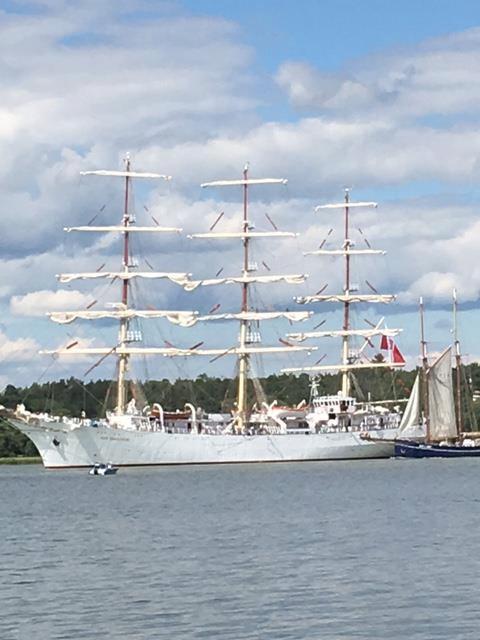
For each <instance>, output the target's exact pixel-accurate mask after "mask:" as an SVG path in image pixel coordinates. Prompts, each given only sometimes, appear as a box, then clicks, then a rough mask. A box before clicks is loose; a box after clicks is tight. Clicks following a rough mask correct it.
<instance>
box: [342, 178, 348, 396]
mask: <svg viewBox="0 0 480 640" xmlns="http://www.w3.org/2000/svg"><path fill="white" fill-rule="evenodd" d="M349 202H350V194H349V190H348V189H345V237H344V243H343V246H344V249H345V284H344V287H343V290H344V293H345V296H349V295H350V252H349V249H350V240H349V237H350V236H349V228H348V225H349V206H348V205H349ZM349 329H350V301H349V299H348V297H346V298H345V302H344V303H343V331H344V332H345V334H344V336H343V337H342V364H343V365H347V364H348V362H349V346H350V345H349V334H348V331H349ZM342 395H343V397H344V398H347V397H348V396H349V395H350V375H349V373H348V370H346V369H344V370H343V371H342Z"/></svg>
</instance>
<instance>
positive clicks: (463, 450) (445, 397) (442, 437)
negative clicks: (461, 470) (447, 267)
mask: <svg viewBox="0 0 480 640" xmlns="http://www.w3.org/2000/svg"><path fill="white" fill-rule="evenodd" d="M453 317H454V329H453V333H454V351H455V363H456V368H455V371H456V391H455V393H454V388H453V374H452V347H448V348H447V349H445V350H444V351H443V353H442V354H441V355H440V356H439V357H438V358H437V359H436V360H435V362H434V363H433V364H432V365H430V366H429V363H428V356H427V349H426V342H425V332H424V322H423V301H422V300H420V318H421V346H422V372H421V373H422V375H421V378H422V382H423V384H422V386H423V394H422V397H421V395H420V393H419V387H420V376H417V379H416V380H415V384H414V385H413V388H412V392H411V394H410V398H409V401H408V404H407V407H406V409H405V413H404V419H403V420H402V424H401V425H400V428H399V435H400V437H398V438H397V439H396V441H395V456H396V457H401V458H461V457H475V456H480V439H476V438H475V436H476V435H480V434H477V433H476V432H473V431H470V432H468V431H467V432H466V431H464V416H463V411H462V385H461V367H462V362H461V353H460V342H459V340H458V333H457V321H456V318H457V296H456V292H455V290H454V292H453ZM421 401H423V428H424V435H423V437H422V438H419V437H418V435H419V431H421V430H422V424H421V417H420V413H421V412H420V404H421ZM412 431H413V434H412ZM415 431H416V433H415ZM415 436H417V437H415Z"/></svg>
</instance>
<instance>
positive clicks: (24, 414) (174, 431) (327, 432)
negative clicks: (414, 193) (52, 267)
mask: <svg viewBox="0 0 480 640" xmlns="http://www.w3.org/2000/svg"><path fill="white" fill-rule="evenodd" d="M84 175H96V176H102V177H107V178H108V177H113V178H120V179H123V180H124V185H125V189H124V208H123V215H122V219H121V221H120V223H119V224H117V225H110V226H107V225H106V226H94V225H92V224H87V225H85V226H79V227H69V228H67V229H66V231H67V232H73V231H75V232H97V233H118V234H119V235H120V238H121V243H122V262H121V268H120V269H119V270H118V271H106V270H104V269H103V268H100V269H99V270H97V271H95V272H84V273H69V274H62V275H60V276H59V280H60V282H62V283H69V282H72V281H75V280H94V281H95V280H97V279H103V280H106V281H109V282H110V283H114V282H118V283H119V284H120V300H119V302H118V303H115V304H111V305H110V307H106V308H105V309H103V310H93V309H91V308H87V309H84V310H79V311H61V312H53V313H51V314H49V315H50V317H51V319H52V320H53V321H55V322H57V323H60V324H69V323H71V322H74V321H76V320H91V321H96V320H102V319H103V320H105V319H108V320H110V321H111V320H114V321H116V322H118V327H119V333H118V342H117V344H114V345H113V346H106V347H105V346H98V347H90V346H88V347H83V346H82V345H81V344H79V341H77V340H73V342H71V343H69V344H67V345H66V346H64V347H62V348H60V349H56V350H54V351H46V352H44V353H47V354H50V355H53V356H55V357H57V356H58V357H61V356H62V355H66V354H68V356H72V355H79V356H92V357H97V358H98V359H99V360H98V361H97V364H98V363H99V362H103V360H105V359H107V358H110V357H111V358H115V359H116V370H117V376H116V406H115V408H114V410H112V411H106V413H105V415H104V416H103V417H101V418H99V419H93V418H91V417H87V416H86V415H79V416H72V417H57V416H53V415H49V414H46V413H32V412H30V411H29V410H28V408H27V407H25V406H24V405H23V404H22V405H19V406H17V408H16V410H15V411H14V412H13V411H12V412H10V413H9V414H8V415H6V416H4V417H6V418H7V419H8V420H9V422H10V424H12V425H13V426H14V427H16V428H18V429H19V430H20V431H22V432H23V433H24V434H25V435H27V436H28V437H29V438H30V439H31V440H32V441H33V443H34V444H35V446H36V447H37V449H38V451H39V453H40V455H41V457H42V460H43V463H44V465H45V467H47V468H65V467H91V466H92V465H95V464H104V463H110V464H113V465H115V466H140V465H169V464H201V463H245V462H289V461H313V460H340V459H360V458H382V457H389V456H390V455H391V454H392V450H393V445H392V444H391V442H387V441H385V442H382V441H381V439H382V434H383V430H382V429H381V428H379V425H378V424H375V425H374V428H375V435H376V438H375V441H373V440H372V441H370V440H368V439H363V438H361V437H360V433H359V430H357V429H356V426H355V428H352V425H348V424H346V423H345V422H344V421H342V420H337V422H336V424H335V425H332V424H328V421H327V423H325V424H323V423H322V420H321V419H320V420H312V419H311V417H310V414H311V413H312V411H311V408H309V407H308V406H304V405H302V404H300V405H299V406H297V407H288V406H281V405H278V403H276V402H272V403H270V404H269V403H267V402H266V401H263V402H259V401H258V400H257V401H256V402H254V399H253V397H251V388H252V384H251V383H250V384H249V378H250V377H251V375H252V373H253V362H252V360H253V358H254V356H256V355H259V356H262V355H270V354H279V355H285V354H286V353H288V354H295V353H296V352H300V351H307V352H311V351H313V350H315V347H312V346H305V345H299V344H295V343H294V342H293V341H292V339H294V338H295V336H291V337H290V338H287V339H285V338H280V339H279V343H278V344H276V345H271V346H263V345H262V344H261V334H260V323H261V322H263V321H273V320H277V319H281V318H283V319H286V320H288V321H289V322H290V323H292V322H301V321H304V320H307V319H308V318H309V317H311V315H312V313H313V312H312V311H288V310H285V311H281V310H277V309H273V310H272V309H270V310H262V309H258V308H256V307H255V306H254V305H253V304H252V300H251V287H252V285H267V286H270V285H273V284H277V283H282V282H283V283H289V284H298V283H302V282H304V281H305V278H306V275H305V274H287V275H272V274H271V273H267V274H262V273H258V266H257V264H255V263H254V262H252V260H251V244H252V243H253V242H255V241H256V240H258V239H260V240H262V239H265V238H268V239H272V240H275V239H288V238H292V237H295V235H296V234H294V233H290V232H286V231H280V230H279V229H278V228H277V227H276V225H275V224H274V223H273V221H272V220H271V219H270V218H269V216H268V215H267V219H269V222H270V223H271V225H272V227H273V228H272V229H269V230H267V231H262V230H257V229H256V227H255V225H254V224H253V221H252V220H251V219H250V211H249V193H250V190H251V189H252V188H257V187H261V186H264V185H278V184H280V185H281V184H285V183H286V180H285V179H276V178H264V179H258V178H252V177H250V176H249V168H248V165H247V166H246V167H245V168H244V171H243V174H242V177H241V178H240V179H235V180H219V181H215V182H209V183H205V184H203V185H201V186H202V187H204V188H215V187H219V188H224V187H231V188H237V189H241V191H242V193H243V211H242V215H241V217H239V219H238V220H237V221H235V226H234V230H229V231H225V232H221V231H217V230H216V227H217V224H218V223H219V222H220V219H221V218H222V217H223V214H220V215H219V216H218V218H217V220H216V221H215V223H214V224H213V225H212V226H211V227H210V229H209V230H208V231H207V232H205V233H197V234H192V235H191V236H190V238H191V239H192V241H197V240H198V241H199V242H201V241H205V240H212V241H213V240H215V241H216V240H223V241H226V242H228V241H232V240H233V241H239V242H240V244H241V246H242V250H243V251H242V254H243V255H242V263H241V272H240V274H237V275H232V276H225V277H218V276H219V275H220V274H219V273H217V275H216V277H215V278H211V279H208V280H193V279H192V277H191V274H188V273H178V272H156V271H153V270H150V271H141V270H140V269H139V268H138V262H136V261H135V259H134V256H133V255H132V246H131V242H130V240H131V238H132V236H134V235H135V234H147V233H151V234H158V233H179V232H180V231H181V230H180V229H177V228H174V227H162V226H160V225H159V224H158V223H157V221H156V220H155V219H154V222H155V226H139V225H137V224H136V220H135V215H134V211H133V204H132V203H133V193H132V181H133V180H134V179H137V178H138V179H160V180H168V179H169V176H165V175H162V174H157V173H142V172H138V171H134V170H133V169H132V167H131V163H130V159H129V158H127V159H126V163H125V168H124V170H122V171H107V170H96V171H87V172H84ZM347 210H348V206H347ZM229 228H232V225H229ZM343 253H344V254H345V253H346V254H347V257H348V254H349V253H350V247H349V246H348V245H346V246H345V248H344V251H343ZM143 280H147V281H151V280H168V281H170V282H173V283H175V284H177V285H179V286H181V287H183V288H184V289H185V290H187V291H192V290H195V289H197V288H199V287H208V286H214V285H218V286H222V285H230V284H233V285H238V286H239V288H240V307H239V309H238V310H237V311H232V312H228V313H213V311H216V309H213V310H211V312H210V313H209V314H207V315H203V316H202V315H200V313H199V312H197V311H185V310H172V309H165V310H159V309H151V308H148V309H145V308H136V307H134V306H133V304H132V297H131V287H132V283H134V282H138V281H143ZM344 295H345V296H348V303H350V302H352V301H353V300H351V299H350V296H351V294H350V293H349V291H346V292H345V294H344ZM300 301H301V302H302V300H300ZM305 301H306V300H305ZM382 301H383V300H382ZM139 320H150V321H153V322H161V321H169V322H171V323H173V324H176V325H180V326H182V327H186V328H195V329H197V328H198V327H199V326H202V325H201V323H202V322H208V323H211V322H214V323H215V322H222V321H234V322H237V323H238V325H239V333H238V342H237V344H234V345H232V346H226V347H224V348H216V349H211V348H209V349H207V348H204V347H203V342H197V343H196V344H195V345H193V346H191V347H187V348H181V347H177V346H174V345H173V344H170V343H168V344H166V345H164V346H145V345H144V344H142V332H141V330H140V329H139V328H138V325H137V323H138V321H139ZM370 333H371V332H370ZM374 333H375V335H377V334H380V333H382V335H391V332H390V334H389V333H387V331H386V330H383V331H382V332H380V329H375V332H374ZM372 335H373V334H372ZM297 338H298V336H297ZM302 339H303V338H300V341H301V340H302ZM347 346H348V344H347ZM136 356H159V357H161V358H162V357H163V358H165V357H167V358H184V357H190V356H191V357H202V356H203V357H209V358H210V359H211V360H215V359H219V358H223V357H231V356H233V357H234V358H236V362H237V376H236V385H237V389H236V402H235V403H234V405H233V406H232V410H231V411H230V413H226V414H207V413H205V412H204V411H202V410H201V409H200V408H199V407H196V406H194V404H193V403H187V404H186V405H185V406H184V407H181V408H179V409H177V410H176V411H166V410H164V408H163V407H162V406H161V404H160V403H158V402H155V401H153V402H151V404H147V402H144V403H142V404H141V405H140V404H139V403H138V399H137V398H135V397H131V386H130V384H129V368H130V362H131V359H132V358H134V357H136ZM92 368H93V367H92ZM92 368H91V369H92ZM350 368H351V366H350V364H349V365H348V366H346V365H345V366H343V368H342V370H345V371H346V370H349V369H350ZM91 369H90V370H91ZM90 370H89V371H90ZM253 387H255V385H253ZM345 390H346V393H345V394H344V396H342V398H341V403H340V413H341V412H342V411H343V406H344V404H345V402H346V403H347V404H348V403H349V402H350V396H349V394H348V388H346V389H345ZM129 393H130V395H129ZM317 404H318V403H317ZM313 411H314V412H315V411H316V401H315V398H314V403H313ZM337 413H338V412H337ZM377 413H378V412H377ZM362 428H363V429H364V430H365V429H367V430H368V428H369V427H368V422H367V421H364V422H363V423H362Z"/></svg>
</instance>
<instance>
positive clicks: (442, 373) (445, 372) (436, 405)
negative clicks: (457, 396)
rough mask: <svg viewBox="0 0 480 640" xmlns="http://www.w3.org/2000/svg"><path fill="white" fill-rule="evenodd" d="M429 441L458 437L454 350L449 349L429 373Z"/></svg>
mask: <svg viewBox="0 0 480 640" xmlns="http://www.w3.org/2000/svg"><path fill="white" fill-rule="evenodd" d="M428 406H429V439H430V440H432V441H434V442H435V441H437V442H438V441H439V440H448V439H453V438H456V437H457V427H456V418H455V402H454V397H453V381H452V348H451V347H448V349H445V351H444V352H443V353H442V354H441V355H440V356H439V357H438V358H437V360H436V361H435V362H434V363H433V365H432V366H431V367H430V369H429V371H428Z"/></svg>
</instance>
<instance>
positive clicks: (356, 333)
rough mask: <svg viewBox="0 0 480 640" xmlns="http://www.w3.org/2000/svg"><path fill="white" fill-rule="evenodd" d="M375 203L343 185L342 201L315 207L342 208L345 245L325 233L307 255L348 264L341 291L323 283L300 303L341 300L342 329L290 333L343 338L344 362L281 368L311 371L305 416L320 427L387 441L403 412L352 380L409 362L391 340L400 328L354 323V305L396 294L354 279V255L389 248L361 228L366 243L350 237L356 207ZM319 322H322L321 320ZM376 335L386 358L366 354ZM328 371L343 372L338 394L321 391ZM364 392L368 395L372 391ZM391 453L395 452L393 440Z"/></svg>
mask: <svg viewBox="0 0 480 640" xmlns="http://www.w3.org/2000/svg"><path fill="white" fill-rule="evenodd" d="M376 207H377V203H376V202H352V201H351V200H350V193H349V189H346V190H345V196H344V201H343V202H341V203H335V204H323V205H319V206H317V207H315V211H316V212H321V211H324V210H327V211H330V210H333V211H336V210H339V209H340V210H343V214H344V216H343V228H344V236H343V243H342V246H341V247H338V248H334V249H329V248H325V243H326V240H327V238H325V239H324V240H323V241H322V243H321V245H320V247H319V248H318V249H317V250H314V251H307V252H305V254H304V255H306V256H322V257H323V256H334V257H337V258H342V259H343V267H344V269H343V274H344V281H343V291H342V292H341V293H338V294H329V293H326V292H325V289H326V288H327V285H324V286H323V287H322V288H321V289H320V291H318V292H317V293H316V294H314V295H308V296H303V297H299V298H297V302H298V303H299V304H302V305H304V304H310V303H337V304H338V303H339V304H340V305H341V306H342V309H343V324H342V326H341V328H340V329H332V330H321V331H318V330H314V331H308V332H304V333H291V334H288V337H289V339H291V340H294V341H297V342H304V341H306V340H308V339H312V338H340V339H341V343H342V348H341V361H340V363H337V364H325V365H324V364H317V365H314V366H305V367H295V368H288V369H283V371H284V372H285V373H297V372H305V373H309V374H310V375H311V411H310V412H309V413H308V414H307V416H306V420H307V422H308V423H309V424H310V425H311V427H312V428H314V429H315V430H316V431H319V432H322V431H326V432H332V431H340V432H347V433H349V434H351V438H352V439H354V438H357V434H358V432H361V433H362V436H364V435H367V436H368V435H372V438H371V439H372V440H378V441H381V440H382V439H385V441H386V440H389V439H391V438H393V437H394V435H395V433H396V430H397V429H398V426H399V423H400V417H401V416H400V413H399V412H398V411H390V410H388V409H387V408H386V407H385V406H384V405H382V404H381V403H380V404H378V403H377V404H375V403H370V402H360V401H359V400H358V398H357V397H356V396H355V395H354V394H353V392H352V387H353V384H352V383H354V382H355V383H356V379H355V377H354V375H355V372H357V371H361V370H370V369H379V368H381V369H384V368H388V369H392V368H395V367H402V366H404V365H405V360H404V358H403V356H402V354H401V353H400V350H399V349H398V347H397V345H396V344H395V343H394V341H393V338H394V337H395V336H397V335H398V334H399V333H400V331H401V329H391V328H387V327H386V326H382V325H383V323H384V318H381V319H380V320H379V321H378V322H377V323H376V324H373V323H369V324H370V325H371V326H369V327H368V328H365V329H359V328H355V327H354V326H352V322H351V312H352V307H353V305H358V304H362V303H367V304H368V305H374V304H388V303H390V302H393V301H394V299H395V296H393V295H391V294H381V293H378V291H377V290H376V289H375V288H374V287H373V285H371V284H370V283H369V282H368V281H366V284H367V286H368V287H369V289H370V292H369V293H359V286H358V285H357V284H353V282H352V263H351V260H352V258H353V257H357V256H358V257H363V256H378V255H385V253H386V252H385V251H383V250H381V249H374V248H372V247H371V245H370V243H369V242H368V240H367V239H366V238H365V236H364V234H363V232H362V231H361V229H359V231H360V233H361V235H362V236H363V239H364V242H365V244H366V247H365V248H363V247H361V248H357V247H356V244H355V242H354V240H352V237H351V235H352V234H351V231H352V229H351V214H352V210H353V211H355V210H358V209H360V210H361V209H368V208H376ZM332 231H333V229H330V231H329V232H328V235H327V237H328V236H329V235H330V234H331V233H332ZM320 324H323V322H322V323H320ZM375 337H379V338H381V342H380V348H381V349H386V351H387V352H388V357H387V358H386V359H385V358H382V359H376V360H371V359H368V358H367V357H366V356H365V348H366V347H367V345H372V342H371V340H372V339H373V338H375ZM353 339H359V340H360V342H361V343H362V344H361V346H360V347H359V348H357V349H354V348H353V344H352V341H353ZM325 372H340V374H341V389H340V390H339V391H338V393H337V394H334V395H321V394H320V393H319V391H318V378H317V375H318V374H320V373H325ZM357 386H358V385H357ZM365 391H366V393H367V397H368V390H365ZM391 453H393V446H392V445H391Z"/></svg>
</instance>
